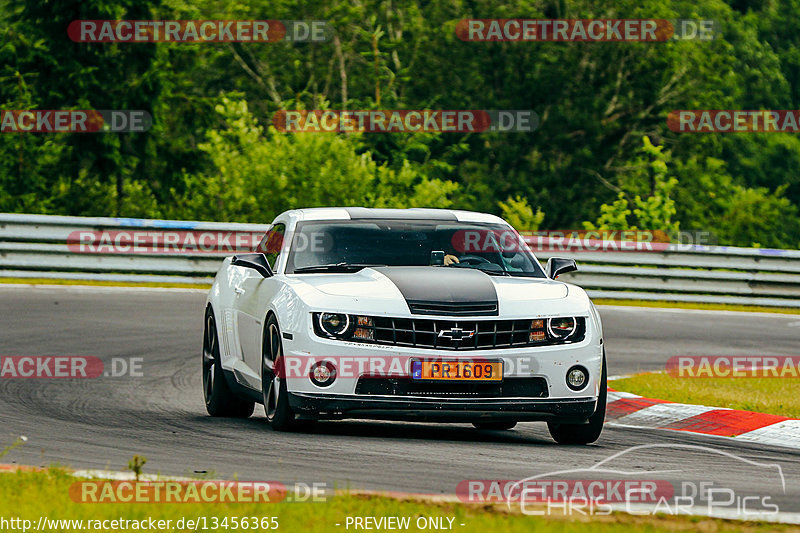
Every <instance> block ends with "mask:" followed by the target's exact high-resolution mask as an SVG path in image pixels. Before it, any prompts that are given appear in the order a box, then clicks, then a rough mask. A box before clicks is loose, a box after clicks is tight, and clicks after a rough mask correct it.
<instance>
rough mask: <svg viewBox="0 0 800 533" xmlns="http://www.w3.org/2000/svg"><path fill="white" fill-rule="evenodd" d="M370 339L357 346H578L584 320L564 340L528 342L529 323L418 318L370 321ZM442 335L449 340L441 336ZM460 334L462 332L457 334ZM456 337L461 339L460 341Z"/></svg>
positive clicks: (452, 348) (494, 347)
mask: <svg viewBox="0 0 800 533" xmlns="http://www.w3.org/2000/svg"><path fill="white" fill-rule="evenodd" d="M372 323H373V326H372V327H369V326H359V327H360V328H363V329H368V330H369V329H371V330H372V331H373V334H372V336H373V338H372V339H369V340H366V339H365V340H363V341H359V339H349V340H352V341H356V342H368V343H374V344H390V345H393V346H409V347H413V348H432V349H437V350H490V349H496V348H520V347H528V346H549V345H554V344H571V343H575V342H580V341H582V340H583V339H584V336H585V334H586V321H585V319H584V318H577V319H576V325H575V327H576V331H575V333H573V334H572V336H570V337H569V338H568V339H566V340H559V339H553V338H551V337H549V336H547V338H545V339H543V340H533V341H532V340H530V334H531V332H533V331H540V330H532V329H531V320H527V319H526V320H433V319H421V318H387V317H372ZM442 331H445V332H446V333H448V334H449V335H448V336H440V333H441V332H442ZM459 331H460V332H461V333H460V334H459ZM459 337H461V338H460V339H459Z"/></svg>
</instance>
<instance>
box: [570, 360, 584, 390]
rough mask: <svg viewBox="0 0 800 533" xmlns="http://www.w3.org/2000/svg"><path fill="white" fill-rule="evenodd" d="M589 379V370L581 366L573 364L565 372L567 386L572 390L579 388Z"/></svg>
mask: <svg viewBox="0 0 800 533" xmlns="http://www.w3.org/2000/svg"><path fill="white" fill-rule="evenodd" d="M588 381H589V372H587V371H586V369H585V368H583V367H582V366H573V367H572V368H570V369H569V371H568V372H567V387H569V388H570V389H572V390H574V391H578V390H581V389H582V388H584V387H585V386H586V383H587V382H588Z"/></svg>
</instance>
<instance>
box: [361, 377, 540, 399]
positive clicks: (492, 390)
mask: <svg viewBox="0 0 800 533" xmlns="http://www.w3.org/2000/svg"><path fill="white" fill-rule="evenodd" d="M356 394H362V395H367V396H369V395H379V396H449V397H455V398H547V397H548V391H547V381H546V380H545V379H544V378H506V379H505V380H504V381H502V382H500V383H475V382H458V383H447V382H444V383H443V382H425V381H414V380H412V379H411V378H372V377H362V378H360V379H359V380H358V383H357V384H356Z"/></svg>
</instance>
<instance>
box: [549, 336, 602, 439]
mask: <svg viewBox="0 0 800 533" xmlns="http://www.w3.org/2000/svg"><path fill="white" fill-rule="evenodd" d="M606 378H607V374H606V354H605V351H603V371H602V374H601V376H600V394H599V395H598V397H597V410H596V411H595V412H594V414H593V415H592V416H591V417H590V418H589V423H588V424H557V423H555V422H548V423H547V429H549V430H550V435H551V436H552V437H553V439H554V440H555V441H556V442H557V443H559V444H590V443H592V442H594V441H596V440H597V439H599V438H600V433H602V432H603V423H604V422H605V418H606V402H607V400H608V383H607V379H606Z"/></svg>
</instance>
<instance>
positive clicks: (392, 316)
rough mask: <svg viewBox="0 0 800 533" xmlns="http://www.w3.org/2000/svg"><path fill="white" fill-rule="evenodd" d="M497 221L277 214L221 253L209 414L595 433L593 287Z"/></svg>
mask: <svg viewBox="0 0 800 533" xmlns="http://www.w3.org/2000/svg"><path fill="white" fill-rule="evenodd" d="M576 268H577V267H576V265H575V262H574V261H573V260H571V259H564V258H555V257H551V258H550V259H549V260H548V261H547V264H546V266H545V267H544V268H543V267H542V266H541V264H540V263H539V261H538V260H537V259H536V257H535V255H534V254H533V253H532V251H531V250H530V248H529V247H528V246H527V245H526V243H525V240H524V239H523V238H522V237H521V236H520V235H519V234H518V233H517V232H516V231H515V230H514V229H513V228H512V227H511V226H510V225H509V224H508V223H506V222H505V221H504V220H502V219H501V218H499V217H496V216H494V215H489V214H482V213H474V212H467V211H457V210H443V209H366V208H355V207H353V208H315V209H298V210H292V211H287V212H285V213H282V214H281V215H279V216H278V217H277V218H276V219H275V220H274V221H273V222H272V225H271V226H270V228H269V230H268V231H267V232H266V233H265V235H264V236H263V239H262V240H261V242H260V243H259V244H258V246H257V247H256V249H255V250H254V251H253V252H252V253H243V254H238V255H234V256H232V257H228V258H226V259H225V260H224V261H223V263H222V266H221V268H220V269H219V272H218V273H217V275H216V278H215V279H214V283H213V286H212V288H211V290H210V292H209V295H208V298H207V303H206V309H205V331H204V336H203V356H202V362H203V390H204V396H205V403H206V408H207V410H208V413H209V414H210V415H212V416H226V417H248V416H250V415H252V413H253V410H254V404H255V403H260V404H263V405H264V410H265V413H266V418H267V421H268V422H269V424H270V425H271V426H272V428H273V429H275V430H291V429H295V428H298V427H299V426H301V425H303V424H306V423H309V422H310V421H314V420H322V419H343V418H361V419H385V420H412V421H425V422H462V423H464V422H466V423H471V424H473V425H474V426H475V427H476V428H478V429H481V430H505V429H511V428H512V427H514V426H515V425H516V424H517V423H518V422H527V421H543V422H546V423H547V425H548V428H549V430H550V434H551V435H552V436H553V438H554V439H555V440H556V441H557V442H558V443H562V444H587V443H590V442H594V441H595V440H597V438H598V437H599V436H600V432H601V431H602V428H603V420H604V417H605V409H606V362H605V350H604V345H603V330H602V325H601V322H600V316H599V315H598V313H597V310H596V309H595V307H594V305H593V304H592V302H591V301H590V300H589V298H588V296H587V295H586V292H584V290H583V289H581V288H580V287H577V286H575V285H572V284H569V283H565V282H562V281H558V280H557V279H556V278H557V277H558V276H559V275H560V274H563V273H566V272H570V271H573V270H576Z"/></svg>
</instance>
